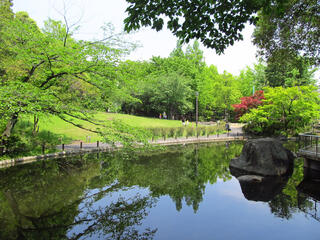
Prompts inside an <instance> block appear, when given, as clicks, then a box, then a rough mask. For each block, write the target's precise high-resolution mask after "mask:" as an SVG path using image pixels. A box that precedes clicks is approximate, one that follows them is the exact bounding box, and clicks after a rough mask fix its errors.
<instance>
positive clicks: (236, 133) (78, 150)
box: [0, 128, 246, 168]
mask: <svg viewBox="0 0 320 240" xmlns="http://www.w3.org/2000/svg"><path fill="white" fill-rule="evenodd" d="M245 139H246V137H244V136H243V133H242V129H241V128H232V129H231V132H230V133H229V134H227V133H224V134H219V135H213V136H209V137H206V136H199V137H198V138H197V137H189V138H178V139H174V138H168V139H165V140H164V139H158V140H155V141H150V143H151V144H152V145H162V146H169V145H182V144H192V143H209V142H223V141H235V140H245ZM80 146H81V147H80ZM121 147H122V146H121V145H116V146H112V145H111V144H107V143H99V147H97V143H81V145H80V144H67V145H64V151H62V146H61V145H60V146H58V149H60V150H61V151H60V152H56V153H49V154H43V155H38V156H29V157H21V158H15V159H8V160H3V161H0V168H6V167H11V166H14V165H17V164H25V163H30V162H34V161H38V160H43V159H54V158H62V157H65V156H70V155H77V154H84V153H94V152H100V151H101V152H102V151H113V150H117V149H120V148H121Z"/></svg>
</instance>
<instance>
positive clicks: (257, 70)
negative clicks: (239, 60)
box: [237, 62, 267, 96]
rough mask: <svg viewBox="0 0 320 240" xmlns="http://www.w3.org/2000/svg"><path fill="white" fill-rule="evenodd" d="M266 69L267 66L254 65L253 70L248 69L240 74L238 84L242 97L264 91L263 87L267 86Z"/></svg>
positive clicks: (261, 64)
mask: <svg viewBox="0 0 320 240" xmlns="http://www.w3.org/2000/svg"><path fill="white" fill-rule="evenodd" d="M265 69H266V66H265V65H264V64H263V63H261V62H260V63H258V64H254V66H253V68H252V67H246V69H244V70H242V71H241V72H240V75H239V77H238V79H237V82H238V89H239V90H240V91H241V94H242V96H250V95H252V94H253V93H254V92H255V91H257V90H262V89H263V87H266V86H267V79H266V75H265Z"/></svg>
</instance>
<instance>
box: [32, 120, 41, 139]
mask: <svg viewBox="0 0 320 240" xmlns="http://www.w3.org/2000/svg"><path fill="white" fill-rule="evenodd" d="M38 124H39V118H38V117H37V116H36V115H34V116H33V130H32V135H33V136H34V135H35V134H36V133H37V132H38V131H39V125H38Z"/></svg>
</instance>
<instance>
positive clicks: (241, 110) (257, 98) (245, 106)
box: [232, 90, 265, 119]
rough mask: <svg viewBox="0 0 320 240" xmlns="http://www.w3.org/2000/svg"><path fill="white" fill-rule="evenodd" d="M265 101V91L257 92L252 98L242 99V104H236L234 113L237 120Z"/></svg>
mask: <svg viewBox="0 0 320 240" xmlns="http://www.w3.org/2000/svg"><path fill="white" fill-rule="evenodd" d="M263 99H265V98H264V95H263V91H261V90H260V91H256V92H255V93H254V94H253V95H252V96H249V97H242V98H240V100H241V103H239V104H234V105H232V107H234V111H235V112H236V114H237V115H236V118H237V119H239V118H240V117H241V116H242V115H244V114H246V113H247V112H248V111H249V110H250V109H252V108H257V107H258V106H259V105H261V104H262V100H263Z"/></svg>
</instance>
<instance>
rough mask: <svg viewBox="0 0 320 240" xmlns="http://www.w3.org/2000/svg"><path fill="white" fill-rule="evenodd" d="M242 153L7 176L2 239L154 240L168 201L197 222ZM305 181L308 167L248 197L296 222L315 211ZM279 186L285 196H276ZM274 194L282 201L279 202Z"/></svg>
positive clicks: (134, 157) (141, 158) (235, 147)
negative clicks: (211, 190) (158, 215)
mask: <svg viewBox="0 0 320 240" xmlns="http://www.w3.org/2000/svg"><path fill="white" fill-rule="evenodd" d="M241 149H242V143H230V144H225V143H221V144H207V145H188V146H184V147H179V148H168V149H166V150H161V151H160V152H159V151H158V152H149V153H112V154H102V153H101V154H100V155H99V158H97V156H96V155H85V156H83V157H81V158H82V159H75V158H73V159H64V160H57V161H46V162H37V163H34V164H27V165H22V166H17V167H12V168H9V169H2V170H0V189H1V190H0V226H4V228H3V229H1V231H0V239H86V238H92V239H99V238H101V239H153V238H155V236H157V234H158V231H159V229H158V224H151V223H149V222H148V221H147V220H146V219H149V218H150V216H149V215H150V212H151V211H153V210H154V209H157V208H158V207H160V205H161V203H163V201H164V197H168V198H169V199H171V202H173V204H174V206H175V209H176V211H177V212H184V213H185V212H186V209H185V208H186V207H190V208H192V210H193V215H190V216H193V217H195V216H197V214H198V213H199V211H201V203H202V202H204V201H205V198H206V194H207V193H206V191H207V189H206V188H207V187H208V186H211V185H213V184H217V183H216V182H217V180H218V179H219V184H220V182H222V183H223V182H227V181H229V180H230V179H232V175H231V174H230V171H229V161H230V159H231V158H234V157H235V156H236V155H239V154H240V152H241ZM302 178H303V165H302V163H301V162H297V164H296V167H295V170H294V173H293V176H292V177H291V178H290V179H286V181H287V184H286V185H285V184H282V183H281V184H279V182H276V183H274V184H272V183H270V182H267V183H263V184H262V185H256V186H249V188H248V189H251V190H250V191H247V192H246V191H244V192H246V193H245V196H246V197H247V198H248V199H252V200H255V201H267V202H268V203H267V204H268V206H269V208H270V210H271V212H272V213H273V214H274V215H275V216H277V217H280V218H284V219H290V218H291V217H292V216H293V215H294V214H295V213H296V212H298V211H301V209H306V210H310V209H311V208H312V207H314V204H313V202H312V201H310V200H308V197H303V196H300V195H301V194H300V195H299V196H298V192H297V190H296V186H298V184H299V183H300V182H301V180H302ZM229 182H231V181H229ZM278 185H281V187H280V190H277V191H274V189H275V187H276V186H278ZM284 185H285V186H284ZM241 187H242V188H243V189H244V185H241ZM252 189H254V190H252ZM265 189H268V190H265ZM273 191H274V192H275V193H276V194H273V195H271V193H272V192H273ZM266 193H267V194H266ZM259 194H260V195H259ZM261 194H266V195H267V196H262V195H261ZM212 204H214V203H212ZM215 204H218V202H216V203H215ZM221 204H223V203H221ZM157 211H162V212H165V211H167V209H160V210H157ZM226 214H227V215H230V214H231V213H226ZM189 220H190V219H189ZM189 220H188V221H189ZM186 221H187V219H186ZM199 221H200V220H199ZM206 221H207V220H206ZM200 222H201V221H200ZM159 226H160V224H159ZM176 231H178V230H177V229H176Z"/></svg>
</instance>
